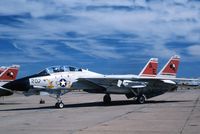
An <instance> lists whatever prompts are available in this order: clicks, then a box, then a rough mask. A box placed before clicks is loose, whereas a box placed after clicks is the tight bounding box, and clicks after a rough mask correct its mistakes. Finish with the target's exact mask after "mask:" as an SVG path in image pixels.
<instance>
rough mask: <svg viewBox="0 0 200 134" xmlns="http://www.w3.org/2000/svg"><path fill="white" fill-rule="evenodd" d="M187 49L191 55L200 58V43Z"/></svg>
mask: <svg viewBox="0 0 200 134" xmlns="http://www.w3.org/2000/svg"><path fill="white" fill-rule="evenodd" d="M187 50H188V53H189V54H190V55H192V56H199V59H200V45H193V46H189V47H188V48H187Z"/></svg>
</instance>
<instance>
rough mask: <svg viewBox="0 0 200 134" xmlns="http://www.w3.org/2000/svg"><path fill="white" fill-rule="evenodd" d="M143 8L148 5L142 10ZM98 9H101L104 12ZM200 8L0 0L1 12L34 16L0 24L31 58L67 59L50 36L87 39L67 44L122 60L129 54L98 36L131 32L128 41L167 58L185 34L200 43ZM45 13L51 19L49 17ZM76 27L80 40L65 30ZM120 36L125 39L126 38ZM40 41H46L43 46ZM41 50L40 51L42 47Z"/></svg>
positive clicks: (141, 1) (129, 1)
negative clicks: (16, 21) (174, 43)
mask: <svg viewBox="0 0 200 134" xmlns="http://www.w3.org/2000/svg"><path fill="white" fill-rule="evenodd" d="M177 3H178V4H177ZM120 6H123V7H124V8H126V7H127V10H124V8H123V9H120ZM138 6H139V7H144V8H141V9H140V8H139V9H137V7H138ZM88 7H94V9H93V10H87V8H88ZM95 7H102V8H101V10H99V9H98V8H97V9H95ZM109 7H110V8H109ZM112 7H119V8H112ZM108 9H109V10H108ZM199 9H200V4H197V2H189V1H188V0H183V1H181V0H169V1H162V0H161V1H159V0H157V1H150V2H146V1H145V0H135V1H134V0H115V1H107V0H84V1H81V0H67V1H66V0H59V1H58V0H49V1H38V0H35V1H34V0H17V1H16V0H7V1H0V15H18V16H20V15H21V16H23V15H24V14H29V15H30V18H29V17H28V18H26V17H22V18H20V17H19V18H15V19H17V20H18V21H19V23H15V22H12V24H13V25H14V26H13V25H9V24H0V38H2V39H13V40H20V43H19V42H16V41H15V43H16V44H17V45H16V44H15V46H16V48H18V49H19V50H20V51H22V52H24V54H25V55H29V56H32V57H34V56H35V55H37V56H36V57H35V58H36V59H40V58H41V59H43V60H45V59H49V58H48V56H45V55H43V53H42V52H46V53H48V54H49V55H53V56H54V57H56V54H58V55H59V56H58V57H57V58H62V55H64V53H62V52H60V50H55V47H57V45H47V44H46V43H45V41H48V40H57V41H59V42H63V41H65V42H67V41H68V40H70V41H71V40H85V41H87V42H88V44H83V43H82V44H75V43H73V44H72V43H69V44H68V43H66V44H67V46H68V47H70V48H72V49H75V50H77V51H80V52H82V53H85V54H87V55H90V56H94V57H100V58H115V59H120V58H124V57H125V56H124V55H126V54H122V53H120V54H119V53H118V52H117V51H116V49H117V47H118V46H117V45H114V46H108V45H106V44H102V43H99V42H98V41H97V40H98V38H97V37H100V36H107V35H114V34H116V33H127V34H130V35H132V34H133V35H136V36H135V37H134V39H133V38H126V41H124V42H126V43H127V42H129V43H132V44H134V43H140V44H149V45H150V47H149V46H144V49H141V50H140V51H141V53H144V55H153V56H159V57H162V58H168V57H169V56H171V55H172V54H175V53H179V51H177V50H170V49H168V48H167V47H166V46H165V45H164V44H165V43H166V42H170V41H174V40H176V37H177V36H179V37H183V40H184V41H186V42H199V40H200V36H199V32H200V16H199V14H200V10H199ZM45 17H47V18H48V17H50V19H47V18H45ZM69 17H72V18H71V19H70V18H69ZM198 30H199V31H198ZM71 31H73V32H76V33H78V34H79V35H81V36H78V37H76V38H74V37H69V36H67V35H66V33H67V32H71ZM117 38H120V37H117ZM120 39H121V40H123V38H120ZM33 40H34V41H33ZM88 40H89V41H88ZM40 41H43V43H42V44H41V42H40ZM131 47H134V45H133V46H131ZM119 48H120V46H119ZM145 48H146V49H145ZM149 48H151V49H152V50H149ZM38 49H39V51H37V50H38ZM192 49H194V48H193V46H191V48H190V47H189V48H188V52H189V53H190V54H191V55H192V56H196V52H195V51H194V50H192ZM183 50H184V49H183ZM124 53H126V52H124ZM135 54H137V52H135Z"/></svg>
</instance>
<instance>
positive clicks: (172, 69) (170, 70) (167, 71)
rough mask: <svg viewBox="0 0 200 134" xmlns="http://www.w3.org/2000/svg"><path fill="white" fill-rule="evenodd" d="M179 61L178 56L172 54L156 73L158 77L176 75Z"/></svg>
mask: <svg viewBox="0 0 200 134" xmlns="http://www.w3.org/2000/svg"><path fill="white" fill-rule="evenodd" d="M179 62H180V56H178V55H174V56H172V57H171V58H170V59H169V61H168V62H167V64H166V65H165V66H164V67H163V68H162V69H161V71H160V72H159V73H158V77H176V73H177V71H178V66H179Z"/></svg>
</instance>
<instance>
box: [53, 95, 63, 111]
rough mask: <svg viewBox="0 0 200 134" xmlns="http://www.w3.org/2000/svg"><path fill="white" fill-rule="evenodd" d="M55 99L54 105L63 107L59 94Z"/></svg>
mask: <svg viewBox="0 0 200 134" xmlns="http://www.w3.org/2000/svg"><path fill="white" fill-rule="evenodd" d="M56 100H57V102H56V104H55V107H56V108H60V109H62V108H63V107H64V103H63V102H62V99H61V97H60V95H57V96H56Z"/></svg>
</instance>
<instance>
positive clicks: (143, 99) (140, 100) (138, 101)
mask: <svg viewBox="0 0 200 134" xmlns="http://www.w3.org/2000/svg"><path fill="white" fill-rule="evenodd" d="M145 101H146V97H145V96H144V95H139V96H138V97H137V99H136V102H137V103H138V104H143V103H145Z"/></svg>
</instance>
